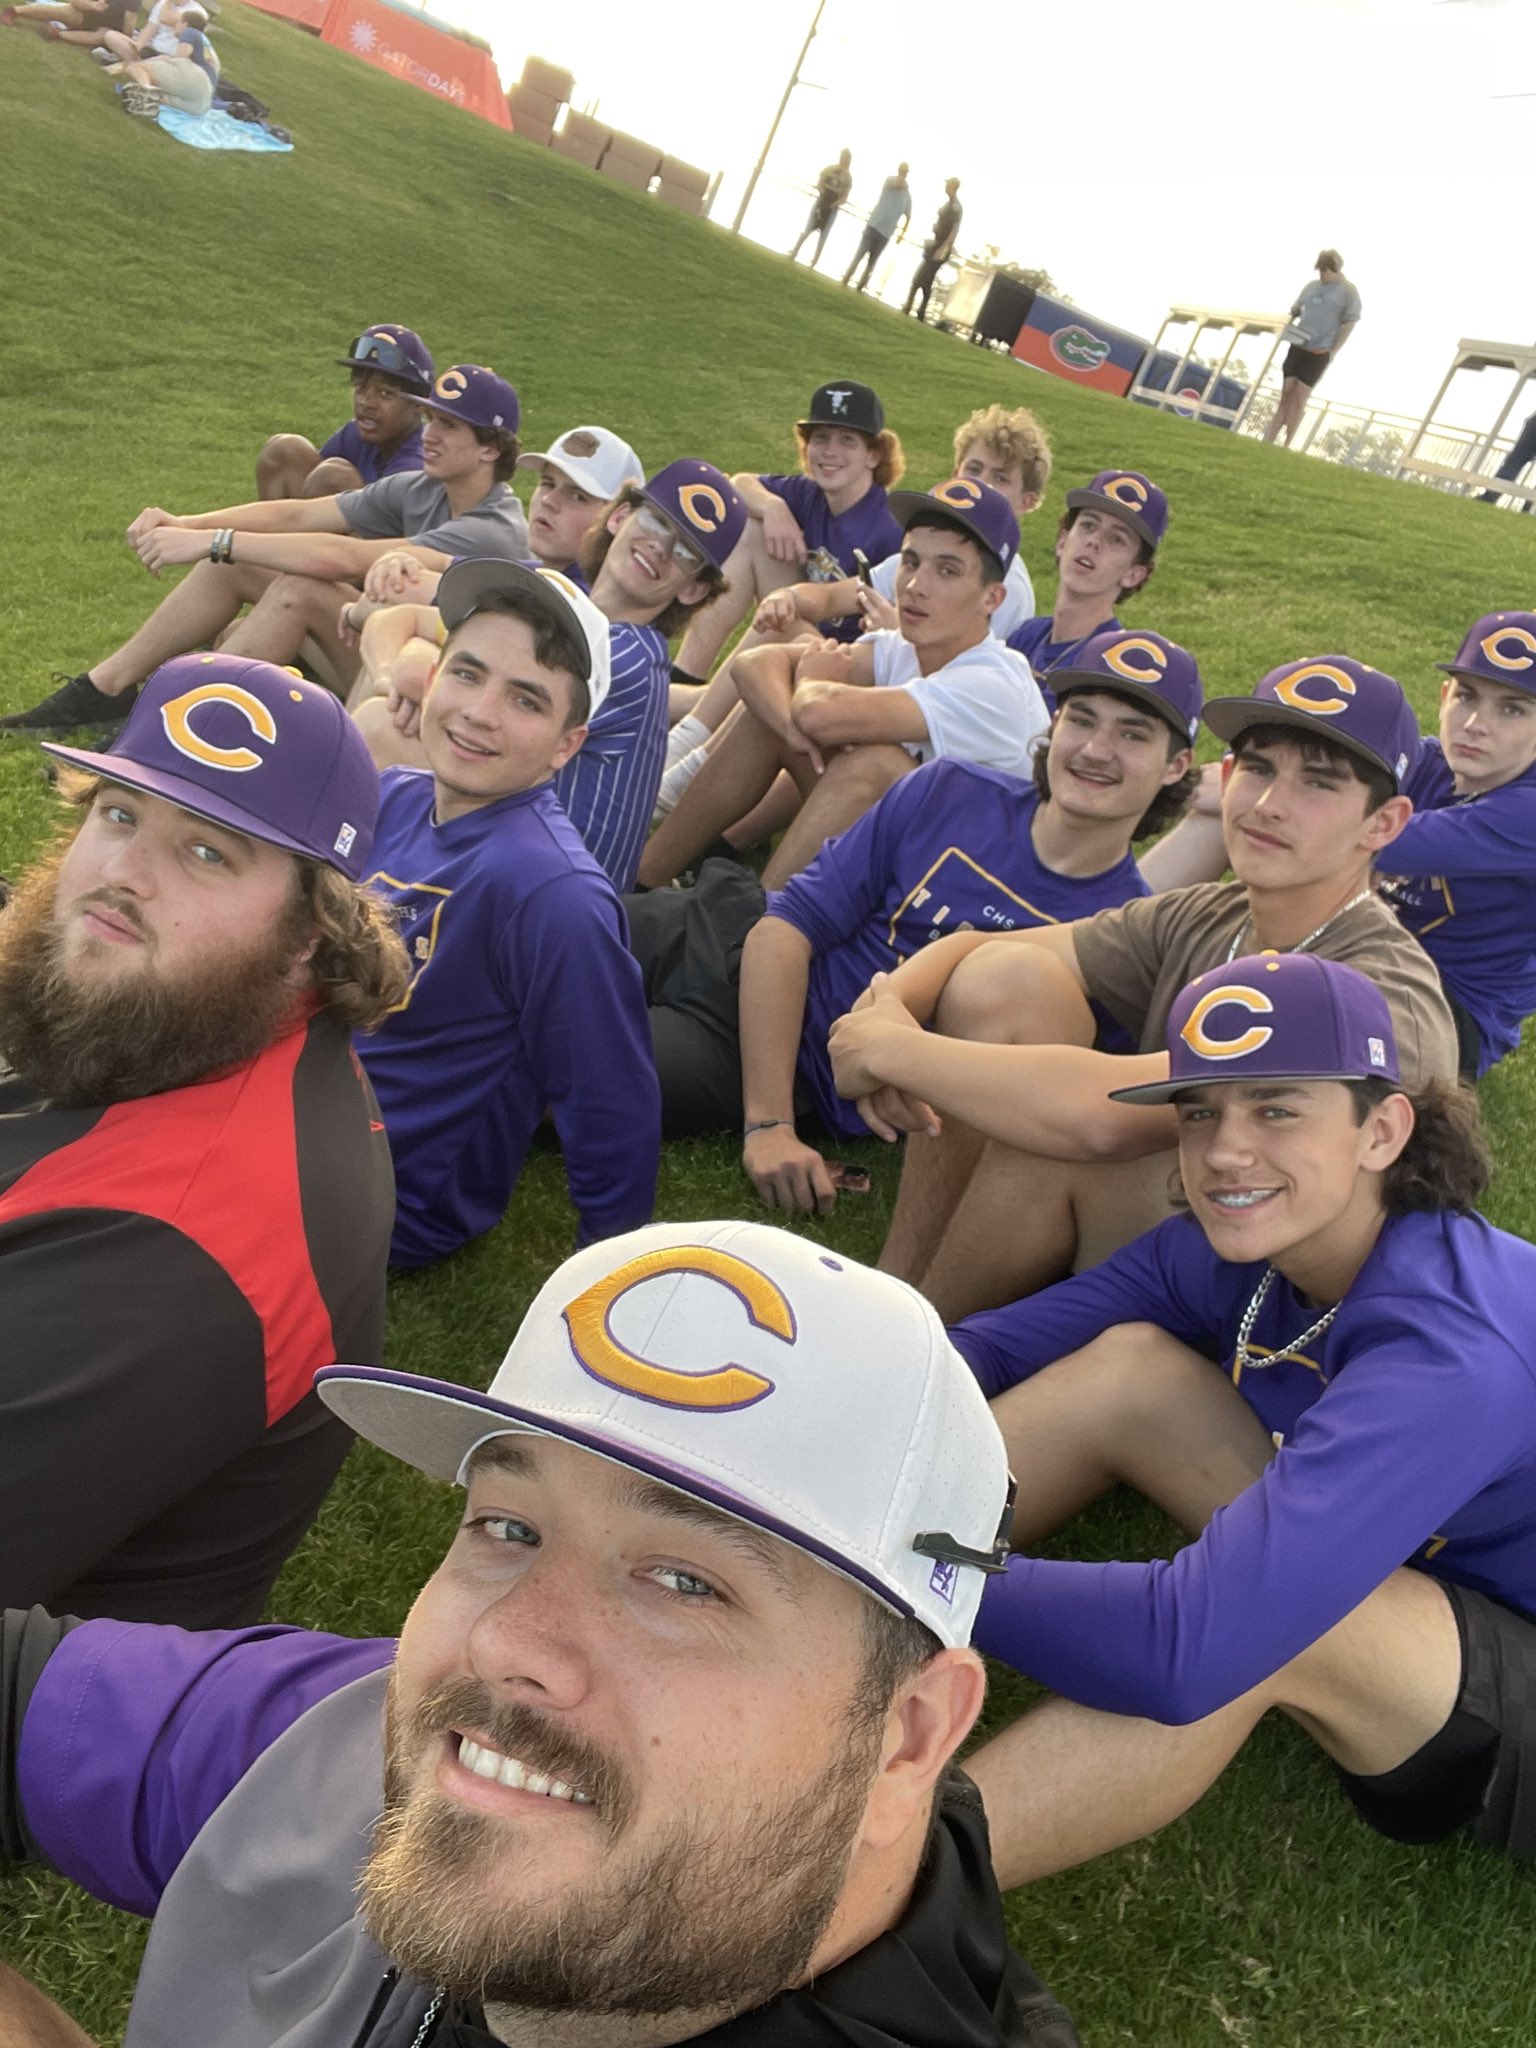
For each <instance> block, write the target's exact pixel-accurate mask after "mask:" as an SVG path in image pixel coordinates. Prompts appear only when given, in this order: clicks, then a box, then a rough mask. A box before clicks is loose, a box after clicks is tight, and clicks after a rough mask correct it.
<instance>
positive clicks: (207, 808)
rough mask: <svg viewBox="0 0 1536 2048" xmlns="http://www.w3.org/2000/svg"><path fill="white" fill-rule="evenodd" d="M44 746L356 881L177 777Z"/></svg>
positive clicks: (335, 863) (349, 867) (351, 870)
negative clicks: (330, 868)
mask: <svg viewBox="0 0 1536 2048" xmlns="http://www.w3.org/2000/svg"><path fill="white" fill-rule="evenodd" d="M42 746H43V752H44V753H45V754H52V755H53V757H54V759H55V760H57V761H66V762H68V764H69V766H70V767H71V768H83V769H85V771H86V772H87V774H90V775H100V776H103V777H104V778H105V779H106V780H107V781H108V782H113V783H116V784H117V785H118V786H119V787H120V788H122V789H138V790H142V791H143V792H144V794H145V795H146V796H158V797H161V798H163V799H164V801H165V802H166V803H168V804H175V806H176V808H177V809H178V810H182V811H190V812H191V814H192V816H193V817H194V818H206V819H207V821H208V823H209V824H210V825H225V826H227V827H228V828H229V830H230V831H231V832H240V833H243V834H244V836H245V837H246V838H247V839H260V840H261V841H262V842H263V843H264V844H265V845H267V846H276V847H279V848H281V850H282V851H283V852H284V853H294V854H297V855H298V857H299V858H300V859H301V860H312V861H314V862H315V863H316V865H317V866H321V867H332V868H335V869H336V871H337V873H338V874H343V875H346V876H348V877H349V878H350V879H351V880H352V881H356V880H357V870H356V867H355V865H354V864H350V863H348V864H343V863H342V862H341V861H340V860H337V859H336V858H334V857H332V858H331V859H329V860H326V859H324V858H323V857H322V856H321V855H320V854H318V853H316V852H315V850H314V848H313V847H312V846H301V845H300V843H299V842H298V840H297V839H294V838H292V837H290V835H289V834H287V833H286V832H278V831H276V830H274V828H273V827H272V826H271V825H269V824H268V823H267V821H266V820H265V819H264V818H258V817H255V816H253V815H252V813H251V812H249V811H246V810H243V809H242V808H241V807H240V805H239V804H232V803H221V802H220V801H219V800H218V798H217V797H213V796H210V795H209V793H208V791H207V790H206V789H204V788H203V787H202V785H201V784H200V783H196V782H187V781H184V780H183V779H182V777H181V776H179V775H167V774H166V773H165V771H164V770H163V769H161V768H144V767H141V766H140V765H139V763H138V762H137V761H129V760H125V759H124V758H123V756H122V755H121V754H92V753H87V752H86V751H85V750H84V749H83V748H81V747H60V746H55V745H53V744H52V742H50V741H47V740H45V741H44V742H43V743H42Z"/></svg>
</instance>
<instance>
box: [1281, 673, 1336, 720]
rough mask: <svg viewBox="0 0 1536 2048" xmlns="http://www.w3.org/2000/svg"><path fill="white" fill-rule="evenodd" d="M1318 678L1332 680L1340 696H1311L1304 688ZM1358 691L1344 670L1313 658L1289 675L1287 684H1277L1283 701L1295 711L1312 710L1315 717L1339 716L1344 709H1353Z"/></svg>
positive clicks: (1327, 681) (1285, 682) (1326, 680)
mask: <svg viewBox="0 0 1536 2048" xmlns="http://www.w3.org/2000/svg"><path fill="white" fill-rule="evenodd" d="M1314 678H1317V679H1319V680H1321V681H1322V682H1325V683H1332V685H1333V687H1334V688H1335V689H1336V690H1337V691H1338V692H1339V694H1338V696H1337V697H1309V696H1308V695H1307V693H1306V691H1305V690H1303V688H1302V687H1301V686H1302V684H1303V683H1310V682H1311V681H1312V680H1313V679H1314ZM1354 694H1355V686H1354V684H1353V682H1351V680H1350V679H1349V677H1348V676H1347V675H1345V673H1344V671H1343V669H1341V668H1332V667H1330V666H1329V664H1328V663H1327V662H1326V661H1310V662H1308V663H1307V666H1306V667H1305V668H1299V669H1297V671H1296V673H1295V674H1294V675H1291V676H1287V677H1286V679H1285V681H1284V682H1283V683H1277V684H1276V685H1275V696H1276V698H1277V699H1278V700H1279V702H1280V703H1282V704H1285V705H1288V706H1289V707H1290V709H1291V710H1292V711H1310V712H1311V713H1312V715H1313V717H1314V718H1337V717H1338V715H1339V713H1340V712H1341V711H1347V710H1348V709H1349V700H1350V698H1351V697H1353V696H1354Z"/></svg>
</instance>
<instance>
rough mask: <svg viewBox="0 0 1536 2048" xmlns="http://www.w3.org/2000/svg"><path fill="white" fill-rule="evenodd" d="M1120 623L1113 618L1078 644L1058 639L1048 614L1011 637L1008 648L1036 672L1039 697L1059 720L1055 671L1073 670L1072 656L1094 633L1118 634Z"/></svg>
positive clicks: (1082, 638) (1028, 621) (1029, 622)
mask: <svg viewBox="0 0 1536 2048" xmlns="http://www.w3.org/2000/svg"><path fill="white" fill-rule="evenodd" d="M1119 630H1120V621H1119V620H1118V619H1117V618H1115V617H1114V615H1113V614H1111V615H1110V617H1109V618H1107V619H1105V620H1104V621H1103V622H1102V623H1101V624H1100V625H1097V626H1095V627H1094V629H1093V633H1082V634H1079V636H1078V637H1077V639H1075V640H1058V639H1056V638H1055V637H1054V636H1055V632H1056V621H1055V619H1054V618H1052V617H1051V616H1050V615H1049V614H1048V613H1047V614H1045V615H1043V616H1042V615H1037V616H1036V617H1035V618H1032V619H1026V620H1025V621H1024V623H1023V625H1022V626H1018V627H1016V628H1015V629H1014V631H1013V632H1011V633H1010V634H1009V635H1008V640H1007V645H1008V646H1010V647H1011V648H1012V649H1013V651H1014V653H1015V654H1022V655H1023V657H1024V659H1025V660H1026V661H1027V662H1028V663H1029V665H1030V667H1031V668H1032V669H1033V670H1034V672H1035V681H1036V682H1037V683H1038V684H1039V685H1040V694H1041V696H1042V697H1043V698H1044V699H1045V708H1046V710H1047V711H1049V712H1050V714H1051V716H1052V717H1053V718H1054V717H1055V716H1056V695H1055V692H1054V691H1053V690H1052V688H1051V684H1050V676H1051V670H1052V669H1053V668H1070V667H1071V666H1072V659H1073V656H1074V655H1076V654H1078V653H1080V652H1081V651H1082V649H1083V648H1084V647H1086V646H1087V645H1088V642H1089V641H1090V640H1091V639H1092V638H1093V634H1094V633H1118V632H1119Z"/></svg>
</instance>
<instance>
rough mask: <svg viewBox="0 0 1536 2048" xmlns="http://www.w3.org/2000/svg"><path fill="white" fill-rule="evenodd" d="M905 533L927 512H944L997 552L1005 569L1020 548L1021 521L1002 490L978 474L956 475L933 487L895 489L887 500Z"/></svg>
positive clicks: (948, 518)
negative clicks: (976, 475) (982, 481)
mask: <svg viewBox="0 0 1536 2048" xmlns="http://www.w3.org/2000/svg"><path fill="white" fill-rule="evenodd" d="M887 502H888V504H889V505H890V508H891V511H892V512H893V513H894V515H895V517H896V520H897V523H898V524H899V525H900V527H901V530H902V532H903V533H905V532H906V530H907V528H908V527H909V526H910V525H911V524H912V522H913V520H914V519H916V518H918V517H919V515H920V514H922V513H924V512H937V513H941V514H942V515H943V517H944V519H945V520H947V521H948V522H949V523H950V524H952V525H954V526H963V527H964V528H965V530H966V532H967V533H968V534H969V535H970V536H971V538H972V539H973V540H974V541H977V542H979V543H980V545H981V546H982V547H984V548H985V549H986V550H987V552H988V553H989V554H992V555H995V556H996V557H997V559H998V561H999V562H1000V563H1001V564H1002V566H1003V568H1004V569H1007V568H1008V567H1009V565H1010V564H1011V563H1012V561H1013V558H1014V556H1015V555H1016V554H1017V553H1018V552H1019V522H1018V517H1017V515H1016V514H1015V512H1014V509H1013V507H1012V506H1011V505H1010V504H1009V502H1008V500H1007V499H1006V498H1005V497H1004V496H1003V494H1002V492H1001V491H994V490H993V488H992V486H991V485H990V484H983V483H978V482H977V481H976V479H975V478H974V477H969V476H952V477H951V478H950V479H949V481H948V482H947V483H942V484H935V485H934V487H933V489H932V490H931V491H892V493H891V495H890V497H889V499H888V500H887Z"/></svg>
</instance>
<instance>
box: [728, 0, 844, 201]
mask: <svg viewBox="0 0 1536 2048" xmlns="http://www.w3.org/2000/svg"><path fill="white" fill-rule="evenodd" d="M826 4H827V0H816V12H815V13H814V14H813V15H812V16H811V25H810V27H809V28H808V29H807V30H806V32H805V41H804V42H803V43H802V44H801V45H800V54H799V56H798V57H797V58H796V59H795V68H794V70H793V71H791V73H790V74H789V83H788V85H786V86H785V88H784V97H783V99H781V100H780V101H779V111H778V112H777V113H776V114H775V115H774V117H773V126H772V127H771V128H770V129H769V130H768V140H767V141H766V142H765V143H764V144H763V149H762V154H761V155H760V156H759V157H758V160H757V162H756V163H755V164H754V165H753V166H752V175H751V177H750V178H748V180H747V189H746V191H745V192H743V193H742V195H741V204H740V206H738V207H737V209H736V218H735V219H734V220H733V221H732V222H731V233H732V234H733V235H739V234H740V233H741V224H742V222H743V221H744V220H745V219H746V215H747V208H748V207H749V206H750V205H751V204H752V194H753V193H754V192H755V191H756V190H757V181H758V179H759V178H760V177H761V176H762V174H763V165H764V164H765V163H767V161H768V152H769V150H770V149H772V147H773V138H774V137H775V135H777V134H778V132H779V123H780V122H781V121H782V120H783V118H784V109H785V108H786V107H787V106H788V105H789V96H790V94H791V93H792V92H793V91H794V89H795V87H796V86H797V85H798V84H799V83H800V66H801V65H802V64H803V63H804V62H805V59H806V54H807V52H808V51H809V49H810V47H811V44H812V43H813V42H814V41H815V39H816V31H817V29H818V28H819V27H820V26H821V14H822V9H823V8H824V7H825V6H826Z"/></svg>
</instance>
